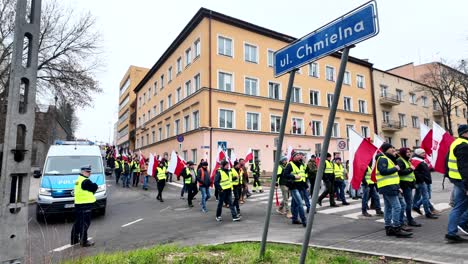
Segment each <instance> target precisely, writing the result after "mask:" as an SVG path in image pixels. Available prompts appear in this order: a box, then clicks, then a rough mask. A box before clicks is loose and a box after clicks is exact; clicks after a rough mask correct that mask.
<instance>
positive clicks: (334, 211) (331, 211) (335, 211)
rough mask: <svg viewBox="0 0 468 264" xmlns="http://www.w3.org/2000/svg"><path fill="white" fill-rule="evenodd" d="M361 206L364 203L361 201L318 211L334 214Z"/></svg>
mask: <svg viewBox="0 0 468 264" xmlns="http://www.w3.org/2000/svg"><path fill="white" fill-rule="evenodd" d="M353 201H358V200H353ZM381 202H382V203H383V200H381ZM361 207H362V204H361V203H356V204H353V205H347V206H340V207H333V208H330V209H325V210H320V211H318V213H321V214H333V213H338V212H344V211H349V210H353V209H358V208H361Z"/></svg>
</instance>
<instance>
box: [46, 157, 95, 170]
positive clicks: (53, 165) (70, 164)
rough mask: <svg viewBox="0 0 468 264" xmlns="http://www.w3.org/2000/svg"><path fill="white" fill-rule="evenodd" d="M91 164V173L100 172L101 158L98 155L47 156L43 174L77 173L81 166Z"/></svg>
mask: <svg viewBox="0 0 468 264" xmlns="http://www.w3.org/2000/svg"><path fill="white" fill-rule="evenodd" d="M85 165H91V169H92V171H91V173H92V174H94V173H102V159H101V157H99V156H97V157H96V156H67V157H48V158H47V164H46V166H45V169H44V174H48V175H65V174H78V173H80V172H81V167H83V166H85Z"/></svg>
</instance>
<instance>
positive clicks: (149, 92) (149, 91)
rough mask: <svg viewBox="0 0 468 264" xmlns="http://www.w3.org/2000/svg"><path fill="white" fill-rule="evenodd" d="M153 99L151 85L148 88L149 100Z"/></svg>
mask: <svg viewBox="0 0 468 264" xmlns="http://www.w3.org/2000/svg"><path fill="white" fill-rule="evenodd" d="M149 101H151V87H150V88H148V102H149Z"/></svg>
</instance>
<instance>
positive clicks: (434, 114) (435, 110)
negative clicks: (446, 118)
mask: <svg viewBox="0 0 468 264" xmlns="http://www.w3.org/2000/svg"><path fill="white" fill-rule="evenodd" d="M443 114H444V113H442V110H440V109H434V110H432V115H433V116H438V117H441V116H442V115H443Z"/></svg>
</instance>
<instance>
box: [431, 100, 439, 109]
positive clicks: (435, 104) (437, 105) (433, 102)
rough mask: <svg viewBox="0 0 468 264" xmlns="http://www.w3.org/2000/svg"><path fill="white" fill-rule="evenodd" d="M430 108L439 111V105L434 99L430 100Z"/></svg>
mask: <svg viewBox="0 0 468 264" xmlns="http://www.w3.org/2000/svg"><path fill="white" fill-rule="evenodd" d="M432 107H433V108H434V110H440V107H439V103H438V102H437V100H436V99H433V100H432Z"/></svg>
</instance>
